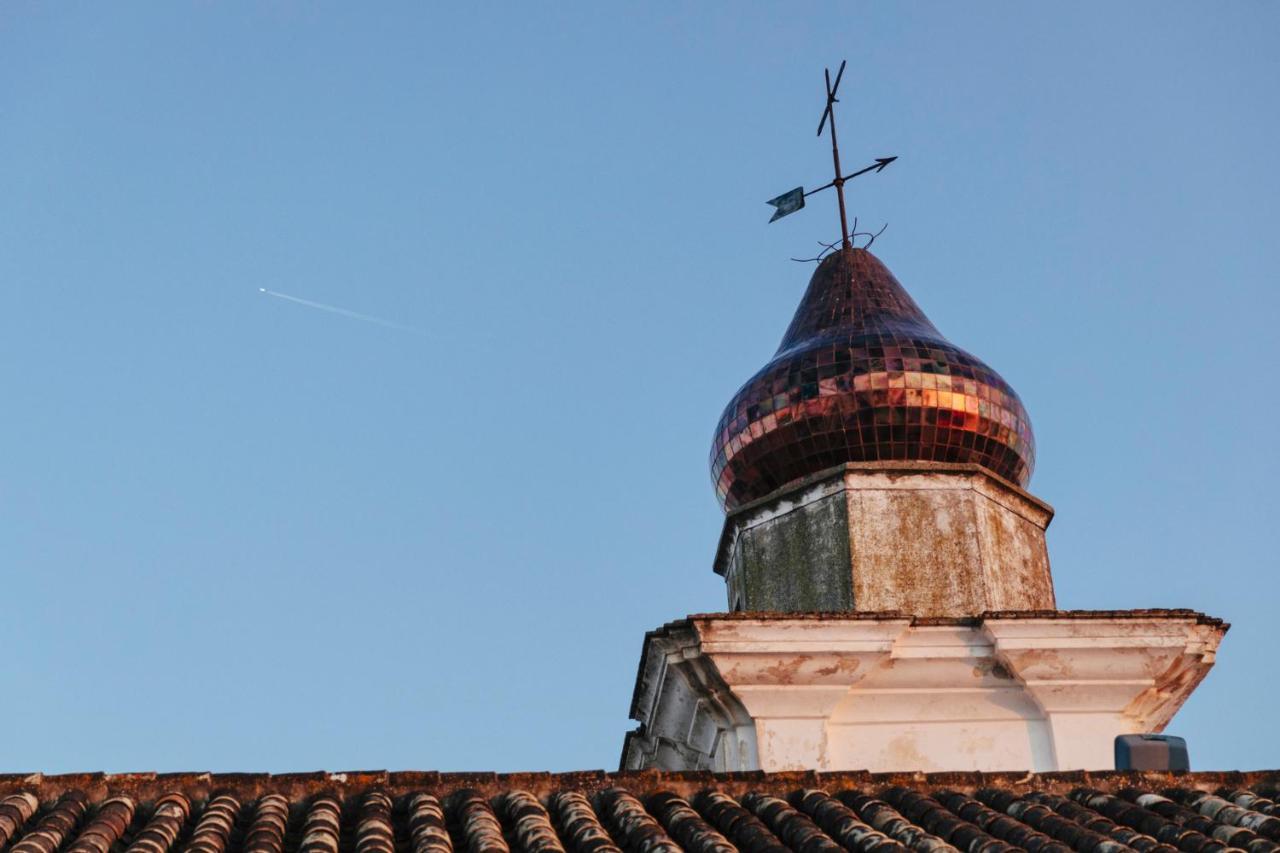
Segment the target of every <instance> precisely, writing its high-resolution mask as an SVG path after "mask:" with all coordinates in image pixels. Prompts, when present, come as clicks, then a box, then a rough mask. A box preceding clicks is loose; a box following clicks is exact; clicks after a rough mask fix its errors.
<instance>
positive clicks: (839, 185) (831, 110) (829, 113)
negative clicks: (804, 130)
mask: <svg viewBox="0 0 1280 853" xmlns="http://www.w3.org/2000/svg"><path fill="white" fill-rule="evenodd" d="M844 66H845V63H844V62H841V63H840V70H839V71H837V72H836V84H835V86H832V85H831V71H830V70H829V69H823V74H824V75H825V76H826V80H827V109H826V111H825V112H823V114H822V122H820V123H819V124H818V135H819V136H821V135H822V124H823V123H826V121H827V119H830V120H831V123H830V124H831V162H832V164H833V165H834V166H835V179H834V180H832V182H831V184H832V186H834V187H835V188H836V200H837V203H838V204H839V205H840V245H841V247H842V248H844V249H852V248H853V244H852V243H851V242H850V241H849V219H848V216H847V215H846V214H845V210H844V178H843V177H842V176H841V174H840V144H839V143H838V142H837V141H836V108H835V105H836V103H837V100H836V87H838V86H839V85H840V78H841V77H843V76H844Z"/></svg>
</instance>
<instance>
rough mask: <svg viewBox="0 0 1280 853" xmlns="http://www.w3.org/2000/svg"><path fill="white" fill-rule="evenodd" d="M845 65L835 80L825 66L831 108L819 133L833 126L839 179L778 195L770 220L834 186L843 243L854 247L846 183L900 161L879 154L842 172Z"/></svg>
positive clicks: (834, 161)
mask: <svg viewBox="0 0 1280 853" xmlns="http://www.w3.org/2000/svg"><path fill="white" fill-rule="evenodd" d="M845 65H846V63H845V62H841V63H840V70H839V71H837V72H836V82H835V83H832V82H831V69H830V68H826V69H823V74H824V75H825V76H826V81H827V107H826V109H824V110H823V111H822V120H821V121H819V122H818V136H821V135H822V129H823V128H824V127H829V128H830V129H831V161H832V164H833V165H834V167H835V178H833V179H832V180H831V181H829V182H828V183H825V184H823V185H822V186H820V187H818V188H817V189H812V190H809V191H808V192H805V189H804V187H796V188H795V189H793V190H790V191H789V192H785V193H783V194H782V195H780V196H778V197H777V198H771V199H769V201H768V202H767V204H771V205H773V206H774V207H775V208H776V210H774V212H773V217H772V218H771V219H770V220H769V221H770V222H775V221H777V220H779V219H781V218H782V217H784V216H786V215H787V214H789V213H795V212H796V211H797V210H799V209H800V208H802V207H804V200H805V198H806V197H807V196H811V195H813V194H814V193H820V192H822V191H823V190H825V189H830V188H831V187H835V188H836V199H837V200H838V202H839V205H840V234H841V243H842V246H843V248H845V249H850V248H852V247H853V244H852V242H851V241H850V239H849V238H850V234H849V220H848V217H847V216H846V214H845V210H844V185H845V182H846V181H851V180H853V179H854V178H856V177H858V176H859V175H865V174H866V173H868V172H882V171H884V167H885V166H888V165H889V164H890V163H892V162H893V161H894V160H897V159H898V158H897V157H877V158H876V161H875V162H874V163H872V164H871V165H870V166H867V167H866V168H864V169H859V170H858V171H856V172H850V173H849V174H847V175H842V174H840V145H839V144H838V143H837V142H836V114H835V105H836V104H838V103H840V101H839V99H838V98H836V90H837V89H839V88H840V78H841V77H843V76H844V67H845Z"/></svg>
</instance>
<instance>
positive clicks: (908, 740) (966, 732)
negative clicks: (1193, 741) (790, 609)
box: [623, 610, 1227, 772]
mask: <svg viewBox="0 0 1280 853" xmlns="http://www.w3.org/2000/svg"><path fill="white" fill-rule="evenodd" d="M1226 630H1227V626H1226V625H1224V624H1223V623H1222V622H1221V621H1220V620H1217V619H1212V618H1209V617H1206V616H1203V615H1202V614H1199V613H1194V612H1192V611H1186V610H1169V611H1143V610H1138V611H1116V612H1100V611H1077V612H1071V611H1058V612H1022V613H1015V612H1003V613H989V614H985V615H983V616H980V617H975V618H965V619H921V618H905V617H900V616H874V615H871V614H800V615H797V614H791V615H788V614H763V613H760V614H757V613H735V614H706V615H701V616H690V617H689V618H688V619H686V620H682V621H680V622H675V623H672V624H671V625H668V626H666V627H664V628H662V629H660V630H659V631H655V632H652V633H651V634H650V635H649V636H648V637H647V638H646V646H645V652H644V658H643V661H642V664H641V668H640V673H639V676H638V678H637V682H636V693H635V699H634V701H633V703H632V707H631V716H632V718H633V719H635V720H638V721H639V722H640V723H641V726H640V728H639V729H638V730H637V731H635V732H632V733H631V734H630V735H629V736H628V739H627V743H626V746H625V747H624V750H623V767H624V768H626V769H644V768H649V767H656V768H660V769H665V770H687V769H688V770H691V769H715V770H755V769H762V770H768V771H778V770H798V769H810V770H813V769H817V770H871V771H873V772H887V771H907V770H910V771H916V772H921V771H926V772H927V771H942V770H946V771H952V770H981V771H984V772H986V771H999V770H1031V771H1035V772H1045V771H1052V770H1078V769H1086V770H1098V769H1106V768H1109V767H1111V766H1112V761H1113V758H1112V744H1113V742H1114V739H1115V737H1116V735H1120V734H1132V733H1135V732H1152V731H1160V730H1161V729H1163V728H1164V726H1165V724H1166V723H1168V722H1169V719H1170V718H1171V717H1172V716H1173V714H1174V712H1175V711H1177V709H1178V708H1179V707H1180V706H1181V705H1182V703H1183V702H1184V701H1186V699H1187V697H1188V696H1189V695H1190V693H1191V691H1192V690H1194V689H1195V687H1196V685H1197V684H1199V682H1200V680H1201V679H1202V678H1204V676H1205V674H1206V673H1207V672H1208V670H1209V668H1210V666H1212V664H1213V660H1214V655H1215V653H1216V650H1217V647H1218V644H1219V642H1220V641H1221V640H1222V636H1223V634H1224V633H1225V632H1226Z"/></svg>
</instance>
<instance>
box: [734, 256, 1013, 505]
mask: <svg viewBox="0 0 1280 853" xmlns="http://www.w3.org/2000/svg"><path fill="white" fill-rule="evenodd" d="M876 461H924V462H929V461H933V462H970V463H976V464H978V465H982V466H983V467H985V468H987V469H989V470H991V471H992V472H994V473H995V474H998V475H999V476H1001V477H1004V478H1005V479H1006V480H1009V481H1011V482H1013V483H1016V484H1017V485H1019V486H1025V485H1026V484H1027V481H1028V480H1029V479H1030V478H1031V469H1032V468H1033V467H1034V465H1035V438H1034V437H1033V436H1032V433H1031V421H1030V420H1029V419H1028V417H1027V411H1026V409H1024V408H1023V406H1022V401H1021V400H1019V399H1018V395H1017V394H1016V393H1014V390H1013V389H1012V388H1010V387H1009V384H1008V383H1007V382H1005V381H1004V380H1003V379H1002V378H1000V375H999V374H998V373H996V372H995V371H994V370H992V369H991V368H990V367H988V366H987V365H986V364H984V363H983V362H982V361H981V360H980V359H978V358H976V357H974V356H972V355H970V354H969V353H967V352H965V351H964V350H962V349H960V348H959V347H957V346H955V345H954V344H952V343H950V342H949V341H948V340H947V339H946V338H944V337H943V336H942V335H941V334H940V333H939V332H938V330H937V329H936V328H934V326H933V324H932V323H930V322H929V318H927V317H926V316H925V315H924V312H923V311H921V310H920V307H919V306H918V305H916V303H915V301H914V300H913V299H912V298H911V297H910V296H909V295H908V294H907V292H906V290H904V289H903V287H902V285H901V284H899V283H898V280H897V279H896V278H894V277H893V273H891V272H889V270H888V269H887V268H886V267H885V266H884V264H882V263H880V261H879V259H878V258H876V257H875V256H874V255H872V254H871V253H870V252H868V251H866V250H865V249H847V250H844V251H842V252H835V253H833V254H831V255H830V256H828V257H827V258H826V259H825V260H824V261H823V262H822V263H821V264H820V265H819V266H818V269H817V271H816V272H814V274H813V278H812V279H811V280H810V281H809V289H808V290H807V291H806V292H805V295H804V299H802V300H801V302H800V307H799V308H797V309H796V314H795V317H794V318H793V319H792V320H791V325H790V326H789V327H788V328H787V332H786V334H785V335H784V336H783V338H782V345H781V346H779V347H778V352H777V353H776V354H775V355H774V357H773V360H772V361H770V362H769V363H768V364H766V365H765V366H764V367H763V368H761V370H760V372H758V373H757V374H756V375H755V376H753V377H751V379H750V380H748V381H747V384H746V385H744V386H742V389H741V390H740V391H738V393H737V394H736V395H734V397H733V399H732V400H730V401H729V405H728V406H727V407H725V410H724V415H722V416H721V418H720V424H719V425H718V426H717V427H716V432H715V440H714V441H713V443H712V446H711V477H712V480H713V481H714V483H715V486H716V493H717V495H718V496H719V498H720V502H721V504H722V505H723V506H724V508H725V511H726V512H728V511H732V510H734V509H736V508H737V507H739V506H742V505H743V504H745V503H748V502H750V501H753V500H755V499H756V498H760V497H763V496H765V495H767V494H769V493H770V492H772V491H774V490H775V489H778V488H780V487H782V486H784V485H787V484H788V483H791V482H793V481H795V480H799V479H801V478H803V477H806V476H808V475H810V474H814V473H817V472H818V471H822V470H824V469H826V468H830V467H832V466H834V465H840V464H842V463H845V462H876Z"/></svg>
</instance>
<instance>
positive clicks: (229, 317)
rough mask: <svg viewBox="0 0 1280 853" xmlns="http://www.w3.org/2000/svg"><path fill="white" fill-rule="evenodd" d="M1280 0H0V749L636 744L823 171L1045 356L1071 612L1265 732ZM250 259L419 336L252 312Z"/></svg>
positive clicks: (926, 302) (981, 312)
mask: <svg viewBox="0 0 1280 853" xmlns="http://www.w3.org/2000/svg"><path fill="white" fill-rule="evenodd" d="M1278 25H1280V6H1277V5H1275V4H1269V3H1257V2H1240V3H1233V4H1212V5H1210V4H1192V3H1126V4H1109V3H1092V4H1070V5H1061V6H1058V7H1056V8H1054V7H1050V6H1048V5H1047V4H1022V3H990V4H964V5H963V6H962V5H960V4H943V3H938V4H931V3H917V4H910V5H890V4H874V5H873V4H861V3H859V4H845V3H841V4H829V5H819V4H798V5H797V4H786V5H782V4H780V5H778V6H774V7H769V6H764V5H759V6H757V5H746V4H733V5H730V4H711V3H702V4H665V3H661V4H660V3H653V4H636V5H616V4H596V3H591V4H542V5H535V4H518V5H517V4H510V5H495V4H454V7H453V8H445V4H410V3H405V4H399V3H385V4H377V5H369V4H359V5H356V4H337V3H322V4H300V3H286V2H272V3H259V4H212V3H136V4H124V5H120V4H114V5H111V6H109V7H108V6H105V5H100V4H81V5H74V6H71V5H61V4H59V5H55V4H37V3H29V4H28V3H14V4H6V5H5V6H4V7H3V9H0V234H3V235H4V237H3V240H0V300H2V301H0V387H2V388H3V394H4V401H5V402H4V408H5V411H4V415H3V417H2V418H0V565H2V567H3V571H2V572H0V583H2V584H3V601H4V608H3V610H4V616H3V618H0V645H2V647H3V648H4V650H5V654H4V655H3V663H0V677H2V678H3V683H4V685H5V687H4V698H5V701H4V703H3V708H2V709H0V730H3V731H5V732H7V733H9V736H8V738H6V743H5V747H4V759H3V765H4V767H3V769H4V770H7V771H20V770H44V771H47V772H59V771H71V770H97V769H101V770H108V771H124V770H149V769H155V770H194V769H210V770H274V771H283V770H309V769H320V768H324V769H333V770H337V769H352V768H390V769H398V768H437V769H496V770H517V769H551V770H563V769H580V768H600V767H603V768H613V767H615V766H616V763H617V760H618V754H619V751H620V747H621V739H622V735H623V732H624V731H626V730H627V729H629V728H630V727H631V726H632V723H631V722H630V721H628V720H627V709H628V702H629V700H630V695H631V687H632V683H633V679H634V674H635V665H636V661H637V659H638V655H639V652H640V644H641V639H642V636H643V633H644V631H645V630H647V629H650V628H653V627H656V626H657V625H659V624H662V623H663V622H665V621H668V620H671V619H674V618H678V617H680V616H682V615H684V614H686V613H690V612H701V611H709V610H718V609H722V608H723V607H724V603H725V602H724V591H723V585H722V583H721V581H720V579H719V578H718V577H717V576H715V575H714V574H713V573H712V571H711V558H712V554H713V549H714V546H715V542H716V539H717V536H718V534H719V530H720V524H721V519H722V516H721V512H720V509H719V508H718V506H717V504H716V501H715V498H714V496H713V492H712V489H711V485H710V482H709V475H708V472H707V463H706V454H707V451H708V448H709V446H710V439H711V430H712V428H713V427H714V425H715V422H716V420H717V418H718V416H719V414H720V410H721V407H722V406H723V405H724V404H725V403H726V402H727V401H728V399H729V398H730V396H731V395H732V394H733V392H734V391H735V390H736V389H737V387H738V386H739V385H740V384H741V383H742V382H743V381H744V380H746V379H747V378H748V377H749V376H750V375H751V374H752V373H753V372H754V371H755V370H756V369H757V368H758V367H759V366H760V365H762V364H763V363H764V362H765V361H766V360H767V359H768V358H769V357H770V355H771V354H772V352H773V350H774V348H775V347H776V346H777V342H778V340H779V338H780V336H781V334H782V331H783V329H784V328H785V327H786V325H787V322H788V321H789V319H790V316H791V312H792V311H793V309H794V307H795V305H796V303H797V301H798V299H799V297H800V294H801V293H802V291H803V288H804V285H805V283H806V281H807V278H808V275H809V273H810V268H809V267H807V266H804V265H801V264H796V263H793V262H791V261H789V260H788V258H789V257H791V256H800V255H805V254H809V253H811V252H812V250H813V249H814V248H815V245H816V241H817V240H818V239H834V236H833V235H834V234H837V233H838V226H836V225H835V224H834V223H835V217H834V210H833V209H832V205H833V203H834V201H833V199H829V198H819V199H816V200H814V203H813V205H812V206H811V207H810V208H807V209H806V210H805V211H803V212H802V213H800V214H797V215H794V216H792V217H789V218H788V219H785V220H783V221H781V222H779V223H775V224H773V225H769V226H766V224H765V223H766V220H767V219H768V216H769V208H768V207H767V206H766V205H765V204H764V203H763V202H764V200H765V199H767V198H771V197H772V196H774V195H775V194H777V193H779V192H782V191H784V190H786V189H789V188H791V187H793V186H795V185H797V184H806V185H811V186H812V185H816V184H819V183H822V182H824V181H826V180H827V179H828V178H829V175H828V171H829V168H830V164H829V151H828V149H827V148H825V147H824V144H823V143H822V142H821V141H820V140H817V139H816V138H815V137H814V135H813V133H814V128H815V125H816V122H817V119H818V115H819V113H820V110H821V106H822V90H821V70H822V67H823V65H824V64H831V65H834V64H837V63H838V62H839V60H840V59H841V58H847V59H848V60H849V71H848V72H846V76H845V82H844V84H843V87H842V90H843V91H842V95H843V97H842V102H841V105H840V110H841V112H840V114H839V120H840V133H841V141H842V152H843V155H844V160H845V162H846V163H847V164H851V165H856V164H860V163H862V162H871V159H872V158H874V157H877V156H887V155H897V156H899V157H900V159H899V161H898V162H897V163H895V164H894V165H893V166H892V167H890V168H889V169H888V170H886V171H885V172H884V173H883V174H880V175H876V176H873V177H871V178H868V179H859V181H858V182H857V184H856V186H855V187H854V188H853V191H852V193H851V195H850V207H851V210H852V212H853V213H856V214H857V215H858V216H860V217H861V220H860V221H861V222H862V223H864V224H872V225H874V226H876V227H879V225H881V224H883V223H885V222H888V223H889V229H888V230H887V231H886V232H885V234H884V235H883V236H882V237H881V238H880V239H879V240H878V241H877V243H876V252H877V254H878V255H879V256H880V257H881V258H882V259H883V260H884V261H885V262H886V263H887V264H888V265H889V267H890V268H891V269H892V270H894V272H895V273H896V274H897V276H898V278H899V279H900V280H901V281H902V282H903V283H904V284H905V285H906V286H907V288H908V289H909V290H910V291H911V293H912V294H913V295H914V297H915V298H916V300H917V301H918V302H919V303H920V304H921V305H922V306H923V308H924V309H925V311H926V312H927V313H928V314H929V316H930V318H931V319H932V320H933V321H934V323H935V324H936V325H937V326H938V327H939V328H940V329H941V330H942V331H943V332H944V333H945V334H946V335H947V336H948V337H949V338H950V339H951V340H953V341H954V342H956V343H957V344H959V345H960V346H962V347H965V348H966V349H969V350H971V351H973V352H975V353H976V354H978V355H979V356H981V357H982V358H983V359H984V360H985V361H987V362H988V363H989V364H991V365H992V366H994V367H995V368H996V369H997V370H999V371H1000V372H1001V373H1002V374H1003V375H1004V376H1005V378H1006V379H1008V380H1009V382H1010V383H1011V384H1012V385H1013V386H1014V387H1015V388H1016V389H1017V390H1018V391H1019V392H1020V394H1021V396H1022V398H1023V400H1024V402H1025V403H1026V405H1027V408H1028V409H1029V411H1030V413H1031V417H1032V420H1033V422H1034V425H1035V429H1036V435H1037V439H1038V445H1039V461H1038V469H1037V471H1036V474H1035V476H1034V477H1033V479H1032V481H1031V490H1032V491H1033V492H1035V493H1036V494H1037V495H1038V496H1040V497H1042V498H1044V499H1045V500H1047V501H1049V502H1050V503H1052V504H1053V505H1054V506H1055V507H1056V509H1057V511H1058V516H1057V518H1056V519H1055V521H1054V523H1053V525H1052V527H1051V528H1050V553H1051V558H1052V562H1053V570H1054V575H1055V579H1056V583H1057V588H1058V598H1059V604H1060V606H1063V607H1070V608H1130V607H1171V606H1188V607H1194V608H1197V609H1200V610H1203V611H1206V612H1208V613H1211V614H1213V615H1216V616H1221V617H1223V618H1225V619H1227V620H1229V621H1230V622H1232V623H1233V625H1234V627H1233V628H1232V630H1231V632H1230V634H1229V635H1228V637H1227V639H1226V641H1225V643H1224V645H1223V647H1222V650H1221V654H1220V656H1219V662H1218V665H1217V667H1216V669H1215V670H1214V671H1213V673H1212V674H1211V675H1210V677H1209V678H1208V679H1207V680H1206V682H1205V683H1204V684H1203V685H1202V687H1201V688H1200V691H1199V692H1198V693H1197V694H1196V695H1195V696H1194V697H1193V698H1192V699H1191V701H1190V702H1189V703H1188V704H1187V706H1186V707H1185V708H1184V710H1183V712H1182V713H1181V714H1180V715H1179V717H1177V718H1176V719H1175V721H1174V724H1173V725H1172V727H1171V728H1170V731H1171V732H1172V733H1176V734H1182V735H1184V736H1186V737H1187V738H1188V740H1189V742H1190V745H1191V750H1192V762H1193V766H1197V767H1200V768H1218V769H1225V768H1251V767H1277V766H1280V740H1277V739H1276V738H1275V736H1274V731H1273V729H1274V726H1273V725H1272V723H1271V720H1272V718H1273V716H1274V714H1273V710H1274V707H1275V704H1276V702H1277V699H1280V693H1278V692H1277V687H1276V677H1275V675H1276V664H1275V659H1276V658H1275V647H1276V646H1275V619H1276V613H1277V612H1280V611H1278V606H1280V594H1277V590H1278V588H1280V586H1278V582H1277V572H1278V570H1280V566H1278V565H1277V558H1276V546H1275V533H1274V530H1275V509H1276V501H1275V484H1276V482H1277V481H1278V480H1280V466H1278V465H1277V452H1276V439H1275V423H1276V422H1277V420H1278V419H1280V402H1278V398H1280V388H1278V387H1277V385H1278V383H1277V380H1276V378H1275V371H1274V365H1275V364H1276V363H1277V361H1280V345H1278V344H1277V335H1276V330H1275V323H1276V321H1275V318H1276V313H1277V309H1280V300H1278V299H1277V296H1276V287H1277V279H1276V271H1277V270H1278V269H1280V240H1277V239H1276V235H1275V224H1276V222H1277V218H1278V217H1277V214H1278V213H1280V201H1278V199H1280V166H1277V162H1276V157H1275V153H1276V140H1277V137H1278V136H1280V111H1277V110H1276V108H1275V107H1276V100H1275V99H1276V91H1277V88H1278V84H1280V52H1277V51H1276V50H1275V44H1276V37H1277V32H1278V30H1277V27H1278ZM259 288H268V289H270V290H275V291H278V292H282V293H287V294H291V295H295V296H297V297H300V298H305V299H309V300H313V301H319V302H324V303H329V304H333V305H337V306H341V307H342V308H344V309H347V310H350V311H356V312H361V313H365V314H370V315H375V316H378V317H382V318H386V319H388V320H390V321H393V322H395V323H399V324H403V325H407V326H411V327H414V328H415V329H418V330H421V332H422V333H421V334H414V333H410V332H405V331H401V330H397V329H393V328H387V327H384V326H379V325H376V324H372V323H366V322H361V321H359V320H356V319H353V318H350V317H345V316H341V315H336V314H332V313H326V312H323V311H319V310H316V309H313V308H309V307H306V306H302V305H299V304H296V303H290V302H287V301H285V300H280V299H273V298H271V297H270V296H269V295H266V294H263V293H261V292H260V291H259Z"/></svg>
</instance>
